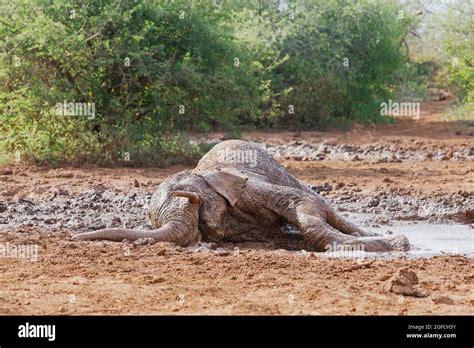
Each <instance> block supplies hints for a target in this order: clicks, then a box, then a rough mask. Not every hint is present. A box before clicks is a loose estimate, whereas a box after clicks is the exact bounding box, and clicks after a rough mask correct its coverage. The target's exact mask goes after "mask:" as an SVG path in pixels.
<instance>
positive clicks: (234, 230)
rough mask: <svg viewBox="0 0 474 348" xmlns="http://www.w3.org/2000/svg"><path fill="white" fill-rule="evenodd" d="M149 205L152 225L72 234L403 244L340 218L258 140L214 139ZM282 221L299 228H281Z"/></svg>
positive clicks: (372, 247) (182, 240)
mask: <svg viewBox="0 0 474 348" xmlns="http://www.w3.org/2000/svg"><path fill="white" fill-rule="evenodd" d="M149 209H150V210H149V216H150V219H151V222H152V225H153V228H154V229H153V230H137V229H134V230H131V229H124V228H110V229H102V230H98V231H93V232H88V233H82V234H79V235H76V236H75V237H74V239H76V240H92V239H107V240H115V241H121V240H123V239H129V240H136V239H139V238H153V239H155V240H157V241H166V242H173V243H175V244H177V245H180V246H187V245H190V244H194V243H196V242H198V241H199V240H202V241H212V242H216V241H272V240H273V241H280V242H282V241H283V245H284V244H285V241H286V242H287V244H288V246H290V245H292V244H293V242H296V241H297V240H300V241H301V240H302V242H303V243H304V244H305V245H306V246H307V248H308V249H311V250H314V251H326V250H328V246H329V245H331V246H332V247H334V245H336V246H339V245H342V244H343V245H357V246H358V247H359V248H360V247H361V246H363V248H364V250H365V251H392V250H408V249H409V243H408V240H407V238H406V237H404V236H390V237H383V236H378V235H375V234H372V233H368V232H364V231H362V230H361V229H359V228H358V227H356V226H355V225H353V224H352V223H350V222H349V221H346V220H345V219H344V218H342V217H341V216H339V215H338V214H336V212H335V211H334V210H333V209H332V208H331V207H330V206H329V205H328V204H327V203H326V202H325V201H324V199H323V198H322V197H321V196H320V195H318V194H317V193H315V192H313V191H312V190H311V189H310V188H308V187H307V186H306V185H305V184H304V183H302V182H301V181H299V180H298V179H297V178H295V177H294V176H292V175H291V174H289V173H287V172H286V171H285V169H284V168H283V167H282V166H280V165H279V164H278V163H277V162H276V161H275V160H274V159H273V158H271V157H270V156H269V155H268V154H267V153H266V152H265V151H264V150H263V149H261V147H260V146H258V145H257V144H254V143H250V142H246V141H241V140H229V141H224V142H221V143H219V144H218V145H216V146H215V147H214V148H213V149H212V150H211V151H209V152H208V153H207V154H206V155H205V156H204V157H203V158H202V159H201V160H200V161H199V163H198V165H197V167H196V168H195V169H194V170H190V171H183V172H180V173H177V174H175V175H173V176H171V177H169V178H167V179H166V180H164V181H163V182H162V183H161V184H160V185H159V186H158V189H157V190H156V192H155V193H154V194H153V196H152V197H151V200H150V204H149ZM288 225H291V226H292V227H293V229H294V230H297V231H298V232H299V233H288V232H285V231H284V228H283V227H284V226H288ZM332 250H334V249H332Z"/></svg>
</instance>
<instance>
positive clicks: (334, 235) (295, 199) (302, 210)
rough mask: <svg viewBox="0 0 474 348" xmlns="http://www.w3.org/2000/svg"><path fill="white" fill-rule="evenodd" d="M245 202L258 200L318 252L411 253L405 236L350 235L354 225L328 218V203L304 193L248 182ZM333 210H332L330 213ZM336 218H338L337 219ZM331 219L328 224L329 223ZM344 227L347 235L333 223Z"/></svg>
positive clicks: (287, 188) (339, 219) (332, 216)
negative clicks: (350, 248)
mask: <svg viewBox="0 0 474 348" xmlns="http://www.w3.org/2000/svg"><path fill="white" fill-rule="evenodd" d="M247 185H248V191H247V192H248V193H247V194H249V195H250V196H249V197H245V198H246V199H252V198H253V199H255V200H256V201H257V202H259V203H260V204H264V206H265V208H266V209H270V210H271V211H273V212H274V213H276V214H278V215H279V216H280V217H282V218H284V219H285V220H286V221H288V222H289V223H290V224H293V225H294V226H296V227H297V228H298V229H299V230H300V231H301V233H302V235H303V238H304V239H305V240H306V241H307V242H308V243H309V244H310V245H311V246H313V247H314V248H315V250H318V251H324V250H327V248H328V247H329V246H332V245H334V244H335V245H360V246H363V250H365V251H392V250H408V249H409V243H408V240H407V238H406V237H404V236H394V237H382V236H375V237H360V238H356V237H355V236H354V235H350V234H347V232H352V234H355V232H357V233H359V234H360V232H359V231H360V230H359V229H357V228H356V229H354V227H353V226H352V224H348V223H347V222H346V221H345V220H343V219H342V218H340V217H338V216H337V215H336V214H333V215H331V216H330V218H329V219H328V214H327V212H328V206H327V203H326V202H324V200H323V199H322V198H320V197H316V196H313V195H311V194H308V193H306V192H303V191H302V190H299V189H295V188H291V187H287V186H278V185H272V184H268V183H261V182H251V181H250V180H249V182H248V184H247ZM331 211H332V210H331ZM335 217H336V218H335ZM328 220H329V221H328ZM331 222H332V224H334V225H336V226H338V227H340V228H342V229H343V230H344V231H345V232H346V233H343V232H341V231H339V230H337V229H335V228H334V227H333V226H331V225H332V224H331Z"/></svg>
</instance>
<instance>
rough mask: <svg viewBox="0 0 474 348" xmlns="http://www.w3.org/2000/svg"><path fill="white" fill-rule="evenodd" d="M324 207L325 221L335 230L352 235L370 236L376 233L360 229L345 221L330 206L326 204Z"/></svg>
mask: <svg viewBox="0 0 474 348" xmlns="http://www.w3.org/2000/svg"><path fill="white" fill-rule="evenodd" d="M326 209H327V210H326V221H327V222H328V224H330V225H331V226H332V227H334V228H335V229H336V230H339V231H341V232H342V233H345V234H349V235H352V236H354V237H370V236H376V235H377V234H375V233H373V232H368V231H364V230H362V229H360V228H359V227H357V226H356V225H354V224H353V223H352V222H350V221H347V220H346V219H344V218H343V217H342V216H340V215H339V214H337V213H336V212H335V211H334V210H333V209H332V208H331V207H329V206H327V208H326Z"/></svg>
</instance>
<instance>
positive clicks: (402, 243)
mask: <svg viewBox="0 0 474 348" xmlns="http://www.w3.org/2000/svg"><path fill="white" fill-rule="evenodd" d="M343 244H344V245H359V246H362V248H361V249H363V250H364V251H367V252H387V251H407V250H410V242H409V241H408V238H407V237H405V236H404V235H398V236H390V237H361V238H355V239H353V240H350V241H347V242H344V243H343Z"/></svg>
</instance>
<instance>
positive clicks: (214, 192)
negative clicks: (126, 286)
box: [74, 170, 246, 246]
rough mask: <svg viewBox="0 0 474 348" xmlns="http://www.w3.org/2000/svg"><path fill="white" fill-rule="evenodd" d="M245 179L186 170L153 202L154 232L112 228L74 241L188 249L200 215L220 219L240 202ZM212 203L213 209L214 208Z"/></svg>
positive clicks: (169, 181)
mask: <svg viewBox="0 0 474 348" xmlns="http://www.w3.org/2000/svg"><path fill="white" fill-rule="evenodd" d="M245 181H246V179H245V178H244V177H241V176H238V175H234V174H231V173H227V172H225V171H220V170H212V171H208V172H198V173H196V172H193V171H184V172H180V173H178V174H175V175H173V176H171V177H169V178H167V179H166V180H164V181H163V182H162V183H161V184H160V185H159V186H158V188H157V190H156V191H155V193H154V194H153V196H152V197H151V199H150V204H149V217H150V220H151V223H152V226H153V228H154V229H153V230H140V229H124V228H109V229H103V230H98V231H93V232H88V233H83V234H79V235H77V236H75V237H74V238H75V239H79V240H89V239H108V240H117V241H119V240H122V239H130V240H136V239H139V238H147V237H150V238H154V239H155V240H158V241H167V242H173V243H175V244H178V245H182V246H186V245H189V244H192V243H195V242H197V241H198V238H199V229H198V225H199V219H200V215H203V214H206V216H208V217H209V216H210V217H211V218H212V216H216V217H217V216H218V215H219V212H223V211H225V210H226V206H227V204H230V205H234V204H235V203H236V202H237V200H238V199H239V197H240V195H241V193H242V191H243V189H244V186H245ZM211 203H212V209H211Z"/></svg>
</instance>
